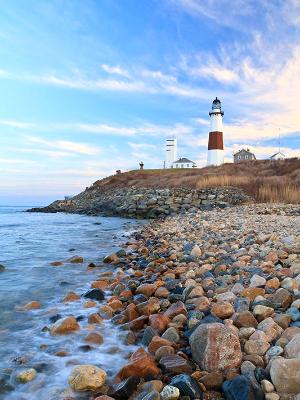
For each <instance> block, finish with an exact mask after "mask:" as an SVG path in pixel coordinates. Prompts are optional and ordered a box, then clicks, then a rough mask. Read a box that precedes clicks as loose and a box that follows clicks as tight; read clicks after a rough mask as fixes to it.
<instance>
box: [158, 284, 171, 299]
mask: <svg viewBox="0 0 300 400" xmlns="http://www.w3.org/2000/svg"><path fill="white" fill-rule="evenodd" d="M169 294H170V292H169V291H168V289H167V288H165V287H164V286H161V287H159V288H158V289H157V290H156V291H155V294H154V295H155V297H164V298H167V297H168V296H169Z"/></svg>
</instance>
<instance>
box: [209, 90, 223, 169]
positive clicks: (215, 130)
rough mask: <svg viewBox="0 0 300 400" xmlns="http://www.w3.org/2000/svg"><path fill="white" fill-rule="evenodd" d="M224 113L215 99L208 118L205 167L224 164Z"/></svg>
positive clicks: (218, 101) (219, 102)
mask: <svg viewBox="0 0 300 400" xmlns="http://www.w3.org/2000/svg"><path fill="white" fill-rule="evenodd" d="M223 115H224V112H223V111H222V109H221V101H220V100H219V99H218V98H217V97H216V98H215V100H214V101H213V102H212V110H211V111H210V113H209V116H210V132H209V139H208V155H207V165H221V164H223V163H224V145H223V125H222V118H223Z"/></svg>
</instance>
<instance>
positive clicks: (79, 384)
mask: <svg viewBox="0 0 300 400" xmlns="http://www.w3.org/2000/svg"><path fill="white" fill-rule="evenodd" d="M105 380H106V372H105V371H103V369H101V368H98V367H96V366H95V365H88V364H87V365H77V366H76V367H74V369H73V371H72V373H71V375H70V377H69V385H70V386H71V388H72V389H73V390H75V391H76V392H77V391H87V390H92V391H96V390H98V389H100V388H101V387H102V386H103V385H104V383H105Z"/></svg>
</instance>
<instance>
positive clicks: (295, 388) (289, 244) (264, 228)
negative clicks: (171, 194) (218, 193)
mask: <svg viewBox="0 0 300 400" xmlns="http://www.w3.org/2000/svg"><path fill="white" fill-rule="evenodd" d="M293 210H294V211H293ZM297 213H298V209H297V207H289V206H287V207H286V211H285V206H274V207H270V206H266V205H244V206H237V207H234V208H226V209H215V210H213V211H198V212H196V213H192V214H191V213H186V214H182V215H178V216H174V217H169V218H167V219H165V220H163V221H153V222H151V223H150V224H149V225H147V226H146V227H143V228H142V229H141V230H140V231H139V232H138V233H135V234H134V236H133V237H132V238H131V239H130V240H129V241H128V242H127V243H126V244H125V245H124V249H123V250H120V251H119V252H118V253H114V254H111V255H109V256H107V257H105V258H104V260H103V261H104V263H105V264H107V265H109V264H111V265H112V266H114V268H112V270H111V271H109V272H107V271H106V272H103V273H99V276H98V279H97V280H96V281H94V282H92V284H91V290H90V291H89V292H87V293H86V294H85V297H86V301H87V304H91V305H93V306H95V305H96V304H97V303H98V302H99V303H100V304H99V308H98V311H97V312H93V313H91V315H90V316H89V317H88V321H89V325H88V326H85V329H86V330H88V331H89V334H88V335H87V339H88V341H87V343H97V342H98V341H99V340H101V339H100V338H99V335H97V325H98V324H101V323H102V321H103V319H107V318H109V319H110V320H111V323H112V324H115V325H116V326H118V327H119V329H120V330H122V331H123V332H124V334H125V339H124V340H125V342H126V343H127V344H130V345H131V346H135V347H134V351H133V352H132V354H131V356H130V358H129V359H128V360H127V361H125V362H124V365H123V366H122V367H121V368H120V370H119V371H118V372H117V373H116V375H114V376H110V375H109V373H108V371H106V370H104V368H103V366H102V365H99V363H98V362H97V358H95V359H94V360H93V362H88V363H86V364H81V365H78V364H77V363H76V360H74V366H73V367H72V371H71V372H70V375H69V378H68V381H69V386H70V388H69V389H68V390H66V392H65V393H64V395H63V396H62V397H59V398H61V399H65V400H67V399H68V400H71V399H75V398H77V397H78V396H81V397H82V398H84V399H97V400H111V399H115V400H117V399H132V400H150V399H151V400H155V399H157V400H159V399H161V400H176V399H182V400H183V399H184V400H188V399H206V400H209V399H211V400H213V399H216V400H218V399H226V400H260V399H262V400H263V399H267V400H279V399H281V400H287V399H288V400H292V399H293V400H298V399H299V394H300V291H299V287H300V216H299V215H297ZM281 214H282V215H281ZM66 295H67V297H68V298H69V300H72V299H77V298H78V297H77V294H76V293H75V294H74V293H68V294H67V293H66ZM78 316H79V315H77V313H76V311H75V310H74V315H73V316H69V317H68V318H65V319H58V320H57V321H56V322H55V323H53V324H51V325H49V327H48V328H47V329H49V332H50V334H51V335H52V336H53V338H54V339H55V337H56V336H58V335H65V334H68V333H70V332H73V334H75V335H77V334H79V333H80V332H81V331H82V329H83V327H82V322H81V321H80V318H78ZM53 322H54V321H53ZM103 340H104V341H105V340H106V337H104V338H103ZM87 345H89V344H87ZM90 360H91V357H89V361H90ZM37 376H38V372H37V371H35V370H32V369H25V366H24V371H23V375H22V376H21V377H20V379H22V380H24V381H29V380H32V382H34V380H35V379H37ZM49 379H51V377H49Z"/></svg>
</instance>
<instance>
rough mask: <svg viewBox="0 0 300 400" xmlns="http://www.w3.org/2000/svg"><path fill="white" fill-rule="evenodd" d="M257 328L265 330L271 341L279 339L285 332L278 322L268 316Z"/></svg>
mask: <svg viewBox="0 0 300 400" xmlns="http://www.w3.org/2000/svg"><path fill="white" fill-rule="evenodd" d="M257 329H259V330H260V331H263V332H264V333H265V334H266V336H267V338H268V341H269V342H272V341H273V340H275V339H278V338H279V336H280V335H281V334H282V332H283V329H282V328H281V327H280V326H279V325H278V324H276V322H275V321H274V320H273V318H271V317H269V318H266V319H264V320H263V321H262V322H260V323H259V324H258V325H257Z"/></svg>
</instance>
